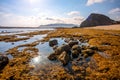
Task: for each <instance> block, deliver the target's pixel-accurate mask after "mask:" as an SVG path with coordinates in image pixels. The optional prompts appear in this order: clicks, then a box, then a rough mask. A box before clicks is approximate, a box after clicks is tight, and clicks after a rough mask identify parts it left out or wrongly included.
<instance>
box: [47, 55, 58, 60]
mask: <svg viewBox="0 0 120 80" xmlns="http://www.w3.org/2000/svg"><path fill="white" fill-rule="evenodd" d="M48 59H49V60H51V61H53V60H57V55H56V54H55V53H52V54H50V55H49V56H48Z"/></svg>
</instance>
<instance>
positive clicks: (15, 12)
mask: <svg viewBox="0 0 120 80" xmlns="http://www.w3.org/2000/svg"><path fill="white" fill-rule="evenodd" d="M91 13H101V14H105V15H107V16H109V17H110V18H112V19H114V20H120V0H0V25H3V26H23V27H24V26H31V27H32V26H39V25H43V24H50V23H70V24H77V25H79V24H80V23H81V22H82V21H83V20H85V19H86V18H87V17H88V15H89V14H91Z"/></svg>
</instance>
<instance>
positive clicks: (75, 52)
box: [72, 50, 80, 58]
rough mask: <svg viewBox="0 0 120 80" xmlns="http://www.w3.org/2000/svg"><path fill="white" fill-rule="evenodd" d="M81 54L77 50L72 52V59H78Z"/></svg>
mask: <svg viewBox="0 0 120 80" xmlns="http://www.w3.org/2000/svg"><path fill="white" fill-rule="evenodd" d="M79 54H80V53H79V52H78V51H77V50H73V51H72V57H73V58H77V57H78V56H79Z"/></svg>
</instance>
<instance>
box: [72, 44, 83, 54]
mask: <svg viewBox="0 0 120 80" xmlns="http://www.w3.org/2000/svg"><path fill="white" fill-rule="evenodd" d="M72 50H77V51H78V52H79V53H81V47H80V46H79V45H74V46H73V47H72Z"/></svg>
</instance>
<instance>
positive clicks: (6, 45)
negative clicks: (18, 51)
mask: <svg viewBox="0 0 120 80" xmlns="http://www.w3.org/2000/svg"><path fill="white" fill-rule="evenodd" d="M45 36H47V34H44V35H34V36H33V37H31V38H30V39H28V40H22V41H17V42H4V41H2V42H0V52H2V53H5V51H7V50H9V49H11V48H14V47H16V46H19V45H22V44H28V43H32V42H35V41H37V40H41V39H43V37H45ZM13 43H14V44H13Z"/></svg>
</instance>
